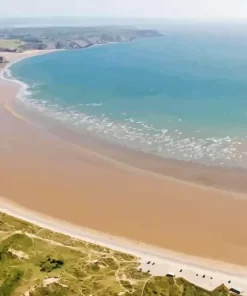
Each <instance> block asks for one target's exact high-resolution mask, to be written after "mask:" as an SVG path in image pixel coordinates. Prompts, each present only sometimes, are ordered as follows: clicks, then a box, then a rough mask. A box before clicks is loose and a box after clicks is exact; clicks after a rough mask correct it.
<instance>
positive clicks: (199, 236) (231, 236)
mask: <svg viewBox="0 0 247 296" xmlns="http://www.w3.org/2000/svg"><path fill="white" fill-rule="evenodd" d="M33 54H36V53H35V52H31V53H27V54H26V55H28V56H30V55H33ZM38 54H39V53H38ZM22 57H25V54H22V55H19V54H8V55H6V58H7V59H8V60H10V61H13V60H15V59H19V58H22ZM18 89H19V85H18V84H16V83H13V82H9V81H6V80H0V90H1V92H0V93H1V95H0V137H1V142H0V180H1V183H0V196H4V197H5V198H7V199H8V200H9V201H12V202H15V203H17V204H20V205H22V206H24V207H26V208H29V209H32V210H33V211H36V212H40V213H43V214H45V215H47V216H51V217H54V218H57V219H60V220H63V221H67V222H70V223H73V224H76V225H78V226H85V227H88V228H91V229H95V230H97V231H101V232H104V233H109V234H112V235H115V236H119V237H124V238H129V239H132V240H133V241H136V242H140V243H141V242H143V243H146V244H150V245H153V246H157V247H161V248H165V249H170V250H173V251H175V252H180V253H185V254H188V255H193V256H198V257H202V258H206V259H213V260H217V261H222V262H226V263H232V264H236V265H239V266H242V269H243V270H245V271H246V270H247V235H246V229H247V219H246V211H247V195H246V194H245V192H247V182H246V180H247V178H246V174H245V172H235V171H223V170H222V169H210V168H206V170H205V171H204V169H202V167H199V166H196V165H195V166H185V165H184V164H181V163H180V164H178V163H177V162H166V166H164V167H162V164H163V163H162V162H160V161H159V159H156V158H155V157H149V156H146V155H141V156H139V154H138V155H137V153H134V152H128V151H125V150H124V149H118V147H114V146H111V147H109V145H107V144H102V145H101V146H99V145H95V144H94V143H95V142H94V141H93V140H91V138H90V137H89V138H87V139H81V138H80V137H78V135H74V134H71V133H70V132H69V131H67V130H65V129H63V128H62V127H61V128H60V127H57V126H53V127H49V129H47V128H42V127H37V125H36V124H33V120H32V118H29V117H28V116H26V114H25V116H24V115H23V114H20V113H19V110H17V109H16V108H15V106H14V105H13V103H14V100H15V96H16V93H17V92H18ZM112 156H114V157H112ZM147 168H151V170H148V169H147ZM150 171H151V172H150ZM165 172H166V173H165ZM165 175H168V176H171V177H166V176H165ZM177 176H178V177H179V178H181V179H183V181H179V180H176V177H177ZM222 176H223V177H222ZM196 180H197V181H198V180H199V181H201V182H197V184H193V181H196ZM202 180H203V181H202ZM206 184H208V185H215V187H218V189H216V188H210V187H206V186H203V185H206ZM224 185H225V186H224ZM223 189H224V190H223ZM237 191H239V193H237ZM234 192H236V193H234ZM206 259H205V260H206Z"/></svg>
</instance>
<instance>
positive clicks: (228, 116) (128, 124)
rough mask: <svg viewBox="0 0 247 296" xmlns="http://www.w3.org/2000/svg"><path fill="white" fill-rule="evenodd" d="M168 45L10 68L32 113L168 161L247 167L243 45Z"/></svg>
mask: <svg viewBox="0 0 247 296" xmlns="http://www.w3.org/2000/svg"><path fill="white" fill-rule="evenodd" d="M242 37H243V36H241V34H236V35H234V34H233V35H231V38H230V37H229V36H228V35H227V36H224V35H222V36H221V37H219V36H218V35H217V36H214V35H212V34H211V35H210V34H209V33H205V32H204V34H199V33H198V34H189V33H188V32H187V33H184V34H175V33H174V34H172V33H171V34H168V35H167V36H164V37H159V38H153V39H143V40H137V41H134V42H130V43H124V44H107V45H103V46H97V47H93V48H88V49H83V50H73V51H63V52H57V53H53V54H49V55H44V56H38V57H34V58H30V59H26V60H23V61H21V62H19V63H16V64H13V65H12V66H11V67H10V68H11V72H12V74H11V73H10V72H9V73H5V75H7V76H8V77H11V76H12V75H13V76H14V77H16V78H17V79H19V80H21V81H23V82H24V83H25V84H26V85H27V86H26V88H23V89H22V92H21V93H20V94H19V99H20V100H21V101H23V102H24V103H25V104H26V105H27V106H29V107H30V108H35V109H36V110H39V111H40V112H44V113H45V114H47V115H48V116H51V117H53V118H57V119H59V120H61V121H62V122H64V123H66V124H70V125H72V126H76V127H77V128H83V129H87V130H89V131H92V132H93V133H96V134H97V135H99V136H101V137H103V138H106V139H108V140H110V141H113V142H117V143H120V144H122V145H125V146H127V147H132V148H135V149H140V150H143V151H146V152H151V153H155V154H158V155H161V156H164V157H170V158H176V159H183V160H188V161H196V162H201V163H205V164H215V165H227V166H237V167H244V168H246V167H247V161H246V158H247V152H245V151H247V150H246V147H247V146H246V124H247V111H246V110H247V108H246V107H247V99H246V96H247V80H246V77H247V56H246V52H247V39H246V38H242Z"/></svg>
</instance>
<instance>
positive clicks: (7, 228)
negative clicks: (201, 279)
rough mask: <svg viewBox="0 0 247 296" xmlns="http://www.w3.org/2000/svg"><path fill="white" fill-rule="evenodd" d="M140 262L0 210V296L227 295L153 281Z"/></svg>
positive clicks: (177, 282)
mask: <svg viewBox="0 0 247 296" xmlns="http://www.w3.org/2000/svg"><path fill="white" fill-rule="evenodd" d="M138 266H139V259H138V258H136V257H134V256H132V255H128V254H124V253H120V252H117V251H113V250H110V249H108V248H105V247H102V246H98V245H94V244H91V243H87V242H84V241H80V240H77V239H74V238H72V237H69V236H66V235H63V234H59V233H55V232H52V231H50V230H46V229H43V228H41V227H38V226H36V225H33V224H30V223H28V222H25V221H22V220H19V219H16V218H14V217H11V216H9V215H6V214H4V213H1V212H0V296H10V295H11V296H12V295H13V296H14V295H16V296H17V295H18V296H19V295H24V296H41V295H48V296H49V295H53V296H60V295H61V296H64V295H65V296H66V295H84V296H89V295H90V296H108V295H109V296H111V295H125V296H131V295H132V296H150V295H151V296H152V295H160V296H161V295H163V296H225V295H229V291H228V289H227V288H226V287H224V286H220V287H219V288H217V289H216V290H214V291H213V292H209V291H206V290H203V289H201V288H199V287H197V286H195V285H193V284H191V283H189V282H187V281H186V280H185V279H183V278H171V277H166V276H164V277H153V276H151V275H150V274H148V273H144V272H142V271H140V270H139V269H138Z"/></svg>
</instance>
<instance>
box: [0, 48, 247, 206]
mask: <svg viewBox="0 0 247 296" xmlns="http://www.w3.org/2000/svg"><path fill="white" fill-rule="evenodd" d="M91 47H93V46H91ZM58 51H60V50H55V51H47V52H38V53H37V54H33V55H32V54H31V55H26V56H22V57H20V58H19V59H16V60H13V61H12V62H10V63H8V64H7V66H5V67H4V68H3V69H2V71H0V81H1V79H3V80H7V81H10V82H13V83H17V84H18V85H20V86H21V87H20V89H19V91H18V93H17V97H18V95H19V93H20V92H21V91H23V90H24V91H25V90H26V89H27V88H28V87H29V86H28V85H27V84H26V83H24V82H22V81H20V80H18V79H13V78H14V77H12V76H11V77H10V78H8V77H5V76H4V74H5V72H8V71H10V70H9V68H10V67H11V66H12V65H13V64H16V63H18V62H20V61H22V60H24V59H29V58H33V57H36V56H40V55H44V54H52V53H55V52H58ZM4 107H5V109H6V110H7V111H8V112H10V113H11V114H12V115H13V116H15V117H16V118H19V119H20V120H24V122H26V123H28V124H31V125H33V126H35V127H39V128H40V126H39V125H37V124H35V123H33V122H32V121H31V120H29V119H27V118H25V117H24V116H22V115H21V114H19V113H18V112H16V111H14V110H13V108H11V107H10V106H8V105H7V104H4ZM47 132H48V133H50V132H49V131H47ZM51 134H52V135H53V136H56V135H55V134H53V133H51ZM56 137H57V138H59V139H60V140H61V141H63V142H65V143H67V144H69V145H70V146H72V147H74V148H75V149H77V150H78V151H81V152H84V153H87V154H89V155H92V156H95V157H97V158H98V159H100V160H103V161H106V162H109V163H111V164H113V165H115V167H117V168H118V169H122V170H125V171H129V172H132V173H133V172H135V173H140V174H143V175H147V176H152V177H155V178H159V179H163V180H166V181H170V182H178V183H180V184H183V185H186V186H189V187H192V188H193V187H194V188H199V189H203V190H206V191H209V192H212V191H213V192H219V193H224V194H227V195H228V196H231V197H232V198H235V199H244V200H246V199H247V194H246V193H241V192H235V191H228V190H224V189H220V188H217V187H210V186H206V185H203V184H199V183H194V182H191V181H186V180H182V179H179V178H175V177H171V176H169V175H163V174H159V173H156V172H154V171H151V170H146V169H142V168H138V167H136V166H132V165H130V164H128V163H124V162H121V161H119V160H116V159H114V158H111V157H108V156H105V155H103V154H100V153H98V152H95V151H91V150H89V149H87V148H84V147H82V146H80V145H76V144H73V143H70V142H69V141H67V140H65V139H62V138H60V137H59V136H56Z"/></svg>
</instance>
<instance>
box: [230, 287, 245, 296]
mask: <svg viewBox="0 0 247 296" xmlns="http://www.w3.org/2000/svg"><path fill="white" fill-rule="evenodd" d="M229 291H230V292H231V293H232V294H235V295H240V294H241V293H242V292H243V290H241V289H239V288H230V289H229Z"/></svg>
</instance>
